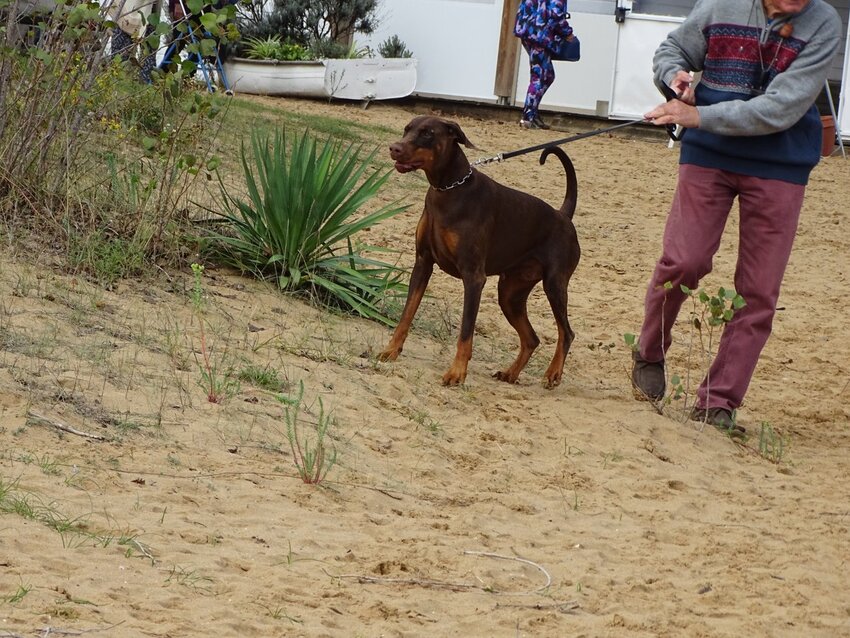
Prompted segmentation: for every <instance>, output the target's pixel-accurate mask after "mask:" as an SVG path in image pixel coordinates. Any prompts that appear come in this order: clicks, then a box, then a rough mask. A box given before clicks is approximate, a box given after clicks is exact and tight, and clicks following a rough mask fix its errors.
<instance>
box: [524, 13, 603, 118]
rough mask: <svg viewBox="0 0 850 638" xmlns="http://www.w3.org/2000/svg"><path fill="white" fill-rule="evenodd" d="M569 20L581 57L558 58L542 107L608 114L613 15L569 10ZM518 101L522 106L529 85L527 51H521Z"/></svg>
mask: <svg viewBox="0 0 850 638" xmlns="http://www.w3.org/2000/svg"><path fill="white" fill-rule="evenodd" d="M570 13H571V16H572V19H571V20H570V24H571V25H572V27H573V29H574V30H575V33H576V35H577V36H578V38H579V40H581V60H579V61H578V62H555V83H554V84H553V85H552V86H551V87H549V90H548V91H546V95H544V96H543V102H542V103H541V107H540V108H541V109H542V110H544V111H546V110H552V111H570V112H572V113H582V114H586V115H598V116H600V117H607V116H608V110H609V105H608V102H609V100H610V98H611V79H612V77H613V73H614V53H615V51H614V49H615V47H614V46H613V45H614V43H615V42H616V41H617V28H618V27H617V23H616V22H614V16H613V15H599V14H591V13H576V12H574V11H573V12H570ZM520 57H521V59H520V63H519V76H518V78H517V89H516V104H517V105H518V106H522V104H523V102H524V101H525V93H526V90H527V88H528V78H529V70H528V55H526V53H525V51H522V53H521V56H520Z"/></svg>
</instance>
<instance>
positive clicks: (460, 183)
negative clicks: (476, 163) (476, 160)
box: [434, 166, 472, 191]
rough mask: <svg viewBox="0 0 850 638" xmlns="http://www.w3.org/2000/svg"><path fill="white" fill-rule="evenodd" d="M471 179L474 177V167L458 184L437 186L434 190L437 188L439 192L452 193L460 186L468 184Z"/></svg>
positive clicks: (470, 168)
mask: <svg viewBox="0 0 850 638" xmlns="http://www.w3.org/2000/svg"><path fill="white" fill-rule="evenodd" d="M470 177H472V166H470V167H469V172H468V173H467V174H466V177H464V178H463V179H459V180H457V181H456V182H454V183H452V184H449V185H448V186H435V187H434V188H436V189H437V190H438V191H450V190H452V189H453V188H457V187H458V186H463V185H464V184H466V182H467V180H469V178H470Z"/></svg>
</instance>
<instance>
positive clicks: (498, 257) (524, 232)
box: [379, 116, 580, 388]
mask: <svg viewBox="0 0 850 638" xmlns="http://www.w3.org/2000/svg"><path fill="white" fill-rule="evenodd" d="M461 144H463V145H464V146H467V147H468V148H475V146H474V145H472V144H471V143H470V141H469V140H468V139H467V137H466V135H465V134H464V132H463V131H462V130H461V128H460V126H458V125H457V124H456V123H455V122H449V121H447V120H443V119H440V118H437V117H428V116H420V117H416V118H414V119H413V120H412V121H411V122H410V123H409V124H408V125H407V126H406V127H405V128H404V137H402V139H401V140H400V141H398V142H395V143H394V144H391V145H390V157H391V158H392V159H393V160H394V161H395V168H396V170H398V171H399V172H400V173H407V172H409V171H415V170H417V169H422V171H423V172H424V173H425V176H426V177H427V178H428V182H429V183H430V184H431V187H430V188H429V189H428V193H427V194H426V195H425V210H424V211H423V213H422V217H421V219H420V220H419V225H418V226H417V228H416V261H415V263H414V266H413V273H412V274H411V277H410V285H409V289H408V295H407V302H406V303H405V305H404V310H403V312H402V315H401V320H400V321H399V324H398V326H397V327H396V329H395V332H394V333H393V336H392V338H391V339H390V342H389V344H387V347H386V348H385V349H384V351H383V352H381V354H380V355H379V359H380V360H382V361H394V360H395V359H396V358H397V357H398V355H399V354H400V353H401V351H402V347H403V346H404V341H405V339H406V338H407V334H408V331H409V330H410V324H411V322H412V321H413V316H414V315H415V314H416V310H417V309H418V308H419V303H420V302H421V301H422V297H423V295H424V294H425V288H426V287H427V286H428V280H429V279H430V278H431V273H432V272H433V270H434V264H435V263H436V264H437V265H439V266H440V268H441V269H442V270H444V271H445V272H446V273H448V274H449V275H451V276H452V277H458V278H460V279H461V280H462V281H463V319H462V321H461V327H460V336H459V338H458V344H457V354H456V355H455V359H454V362H453V363H452V366H451V368H449V370H448V372H446V373H445V374H444V375H443V384H444V385H456V384H460V383H463V382H464V381H465V380H466V370H467V365H468V363H469V359H470V358H471V357H472V337H473V332H474V330H475V321H476V319H477V317H478V307H479V304H480V302H481V291H482V290H483V288H484V283H485V282H486V280H487V276H488V275H499V306H500V307H501V309H502V312H503V313H505V317H507V319H508V321H509V322H510V324H511V325H512V326H513V327H514V329H515V330H516V331H517V333H518V334H519V340H520V350H519V354H518V355H517V358H516V361H514V362H513V363H512V364H511V365H510V367H508V368H506V369H505V370H502V371H499V372H496V373H495V374H494V375H493V376H494V377H496V378H497V379H500V380H502V381H507V382H508V383H515V382H516V380H517V377H519V374H520V372H522V370H523V368H525V365H526V364H527V363H528V360H529V358H530V357H531V354H532V352H534V349H535V348H537V346H538V345H539V344H540V339H539V338H538V337H537V334H536V333H535V332H534V328H533V327H532V326H531V323H530V322H529V320H528V312H527V300H528V296H529V294H530V293H531V290H532V289H533V288H534V286H536V285H537V283H538V282H539V281H541V280H542V281H543V290H544V291H545V292H546V297H547V298H548V299H549V304H550V305H551V307H552V312H553V313H554V314H555V321H556V322H557V324H558V345H557V346H556V348H555V356H554V357H553V358H552V363H550V364H549V368H548V369H547V370H546V375H545V382H546V387H547V388H553V387H555V386H556V385H558V384H559V383H560V382H561V377H562V375H563V372H564V361H565V360H566V357H567V353H568V352H569V349H570V344H571V343H572V341H573V337H574V334H573V331H572V330H571V329H570V323H569V320H568V319H567V285H568V284H569V281H570V277H571V276H572V274H573V272H574V271H575V269H576V266H577V265H578V261H579V255H580V250H579V245H578V238H577V237H576V230H575V227H574V226H573V222H572V217H573V213H574V212H575V208H576V195H577V180H576V173H575V169H574V168H573V164H572V162H571V161H570V159H569V157H567V154H566V153H565V152H564V151H563V150H562V149H560V148H558V147H550V148H546V149H545V150H544V151H543V154H542V155H541V156H540V163H541V164H543V163H544V162H545V161H546V157H547V156H548V155H549V154H552V153H554V154H555V155H557V156H558V158H559V159H560V160H561V163H562V164H563V165H564V170H565V171H566V174H567V192H566V196H565V197H564V203H563V204H562V205H561V209H560V210H555V209H554V208H552V206H550V205H549V204H547V203H546V202H544V201H543V200H541V199H538V198H537V197H534V196H532V195H529V194H527V193H523V192H520V191H518V190H514V189H513V188H508V187H507V186H504V185H502V184H499V183H497V182H495V181H494V180H492V179H491V178H490V177H488V176H487V175H484V174H483V173H480V172H478V171H477V170H476V169H474V168H472V167H471V166H470V164H469V160H467V159H466V155H465V154H464V152H463V150H461V148H460V145H461Z"/></svg>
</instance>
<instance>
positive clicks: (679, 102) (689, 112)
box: [644, 71, 699, 128]
mask: <svg viewBox="0 0 850 638" xmlns="http://www.w3.org/2000/svg"><path fill="white" fill-rule="evenodd" d="M693 79H694V77H693V75H692V74H691V73H688V72H687V71H679V72H677V73H676V76H675V77H674V78H673V80H672V81H671V82H670V89H671V90H672V91H673V92H674V93H675V94H676V95H677V96H678V97H677V98H676V99H674V100H670V101H669V102H665V103H664V104H659V105H658V106H656V107H655V108H654V109H652V110H651V111H650V112H649V113H646V114H645V115H644V117H645V118H646V119H647V120H649V121H650V122H651V123H652V124H655V125H657V126H665V125H667V124H679V125H680V126H684V127H685V128H699V111H698V110H697V108H696V106H694V105H695V104H696V96H695V95H694V90H693V88H691V84H692V82H693Z"/></svg>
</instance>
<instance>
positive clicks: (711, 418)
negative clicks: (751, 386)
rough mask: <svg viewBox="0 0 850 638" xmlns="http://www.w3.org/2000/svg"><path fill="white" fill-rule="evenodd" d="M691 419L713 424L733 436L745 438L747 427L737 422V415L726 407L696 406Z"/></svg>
mask: <svg viewBox="0 0 850 638" xmlns="http://www.w3.org/2000/svg"><path fill="white" fill-rule="evenodd" d="M691 420H693V421H700V422H701V423H708V424H709V425H713V426H714V427H716V428H717V429H718V430H720V431H721V432H723V433H725V434H728V435H729V436H731V437H732V438H743V437H744V436H746V434H747V430H746V428H744V427H743V426H742V425H738V424H737V423H736V422H735V415H734V414H732V413H731V412H730V411H729V410H727V409H725V408H694V409H693V410H691Z"/></svg>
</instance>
